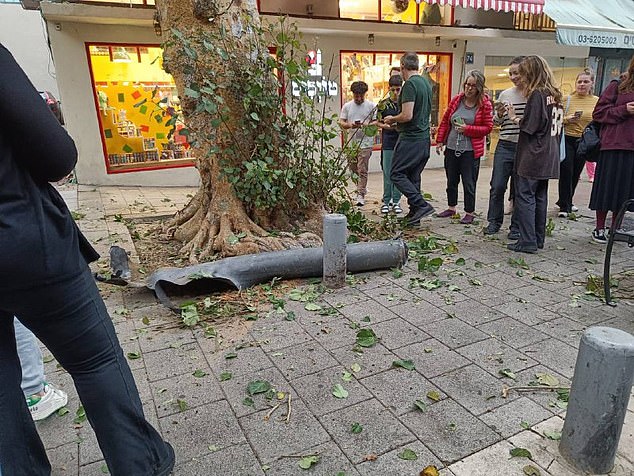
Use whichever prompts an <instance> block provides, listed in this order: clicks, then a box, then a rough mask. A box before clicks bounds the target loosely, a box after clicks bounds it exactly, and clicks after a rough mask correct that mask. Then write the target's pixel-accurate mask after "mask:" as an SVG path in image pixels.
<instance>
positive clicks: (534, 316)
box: [496, 300, 559, 326]
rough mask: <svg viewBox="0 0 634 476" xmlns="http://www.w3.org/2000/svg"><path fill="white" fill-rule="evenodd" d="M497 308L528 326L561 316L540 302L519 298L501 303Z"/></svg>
mask: <svg viewBox="0 0 634 476" xmlns="http://www.w3.org/2000/svg"><path fill="white" fill-rule="evenodd" d="M496 309H497V310H498V311H500V312H502V313H504V314H506V315H507V316H510V317H512V318H514V319H516V320H518V321H522V322H523V323H524V324H526V325H528V326H534V325H536V324H540V323H542V322H544V321H552V320H553V319H556V318H557V317H559V316H558V315H557V314H556V313H555V312H552V311H547V310H546V309H544V308H543V307H541V306H540V305H539V304H535V303H531V302H519V301H517V300H516V301H511V302H508V303H505V304H501V305H500V306H498V307H497V308H496Z"/></svg>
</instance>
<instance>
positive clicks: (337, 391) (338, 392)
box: [332, 383, 348, 398]
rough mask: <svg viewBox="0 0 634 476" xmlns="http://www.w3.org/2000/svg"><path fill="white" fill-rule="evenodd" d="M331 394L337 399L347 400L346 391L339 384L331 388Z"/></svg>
mask: <svg viewBox="0 0 634 476" xmlns="http://www.w3.org/2000/svg"><path fill="white" fill-rule="evenodd" d="M332 394H333V395H334V396H335V397H337V398H348V391H347V390H346V389H345V388H343V385H341V384H340V383H338V384H336V385H335V386H334V387H332Z"/></svg>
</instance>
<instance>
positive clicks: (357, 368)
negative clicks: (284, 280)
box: [350, 362, 361, 374]
mask: <svg viewBox="0 0 634 476" xmlns="http://www.w3.org/2000/svg"><path fill="white" fill-rule="evenodd" d="M350 370H352V371H353V372H354V373H355V374H356V373H359V372H361V366H360V365H359V364H357V363H356V362H355V363H354V364H352V365H351V366H350Z"/></svg>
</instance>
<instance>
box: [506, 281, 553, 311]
mask: <svg viewBox="0 0 634 476" xmlns="http://www.w3.org/2000/svg"><path fill="white" fill-rule="evenodd" d="M509 293H510V294H512V295H514V296H517V297H518V298H520V299H524V300H525V301H528V302H529V303H534V304H538V305H540V306H548V305H550V304H555V303H559V302H561V300H562V297H561V296H560V295H559V294H557V293H554V292H551V291H547V290H545V289H543V288H540V287H539V286H535V285H530V286H523V287H521V288H516V289H512V290H510V291H509Z"/></svg>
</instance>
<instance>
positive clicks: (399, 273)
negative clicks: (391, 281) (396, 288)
mask: <svg viewBox="0 0 634 476" xmlns="http://www.w3.org/2000/svg"><path fill="white" fill-rule="evenodd" d="M401 276H403V271H401V270H400V269H399V268H392V277H393V278H395V279H398V278H400V277H401Z"/></svg>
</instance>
